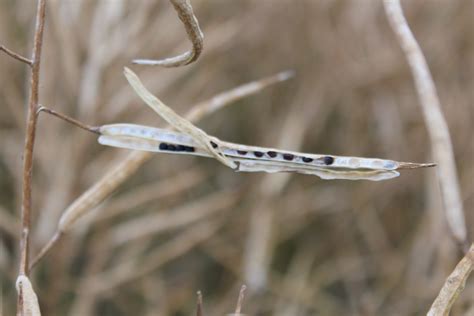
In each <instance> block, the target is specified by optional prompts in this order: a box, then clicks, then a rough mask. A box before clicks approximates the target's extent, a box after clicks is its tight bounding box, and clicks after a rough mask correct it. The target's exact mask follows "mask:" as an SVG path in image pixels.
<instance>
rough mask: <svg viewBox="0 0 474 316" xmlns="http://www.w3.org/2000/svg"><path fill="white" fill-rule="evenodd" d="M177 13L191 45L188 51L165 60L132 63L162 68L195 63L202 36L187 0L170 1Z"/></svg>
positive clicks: (202, 39) (199, 51)
mask: <svg viewBox="0 0 474 316" xmlns="http://www.w3.org/2000/svg"><path fill="white" fill-rule="evenodd" d="M170 1H171V4H172V5H173V6H174V8H175V10H176V12H177V13H178V16H179V19H180V20H181V21H182V22H183V24H184V28H185V29H186V33H188V37H189V39H190V40H191V43H192V45H193V47H192V49H191V50H190V51H187V52H185V53H183V54H180V55H178V56H174V57H169V58H165V59H159V60H153V59H134V60H133V61H132V63H134V64H138V65H152V66H162V67H179V66H184V65H188V64H190V63H192V62H193V61H196V60H197V59H198V57H199V55H201V52H202V49H203V46H204V34H203V33H202V31H201V29H200V28H199V22H198V20H197V18H196V16H195V15H194V12H193V7H192V6H191V3H190V2H189V0H170Z"/></svg>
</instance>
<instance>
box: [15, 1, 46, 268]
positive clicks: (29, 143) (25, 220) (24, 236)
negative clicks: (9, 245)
mask: <svg viewBox="0 0 474 316" xmlns="http://www.w3.org/2000/svg"><path fill="white" fill-rule="evenodd" d="M45 7H46V1H45V0H38V8H37V13H36V26H35V35H34V46H33V54H32V58H31V62H32V63H31V79H30V96H29V101H28V113H27V126H26V134H25V147H24V149H23V188H22V199H21V224H22V225H21V226H22V228H21V229H22V231H21V240H20V268H19V274H20V275H22V274H24V275H28V272H29V271H28V248H29V247H28V246H29V231H30V217H31V175H32V168H33V148H34V144H35V135H36V122H37V117H38V116H37V114H36V110H37V108H38V89H39V76H40V62H41V48H42V46H43V30H44V20H45V13H46V10H45Z"/></svg>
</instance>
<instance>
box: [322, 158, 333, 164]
mask: <svg viewBox="0 0 474 316" xmlns="http://www.w3.org/2000/svg"><path fill="white" fill-rule="evenodd" d="M323 160H324V163H325V164H326V165H328V166H329V165H332V163H333V162H334V158H333V157H331V156H326V157H324V159H323Z"/></svg>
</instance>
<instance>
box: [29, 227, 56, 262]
mask: <svg viewBox="0 0 474 316" xmlns="http://www.w3.org/2000/svg"><path fill="white" fill-rule="evenodd" d="M61 235H62V233H61V232H60V231H56V233H54V236H53V237H52V238H51V239H50V240H49V241H48V243H47V244H46V245H44V247H43V248H41V250H40V252H39V253H38V254H37V255H36V257H34V259H33V260H32V261H31V264H30V270H31V269H32V268H33V267H34V266H35V265H36V264H37V263H38V261H40V260H41V258H43V257H44V256H45V255H46V253H48V252H49V250H50V249H51V248H53V246H55V245H56V244H57V243H58V241H59V240H60V238H61Z"/></svg>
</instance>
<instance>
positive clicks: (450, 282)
mask: <svg viewBox="0 0 474 316" xmlns="http://www.w3.org/2000/svg"><path fill="white" fill-rule="evenodd" d="M473 269H474V244H472V245H471V248H470V249H469V251H468V252H467V254H466V255H465V256H464V258H463V259H462V260H461V261H460V262H459V263H458V265H457V266H456V268H455V269H454V271H453V272H452V273H451V274H450V275H449V277H448V278H447V279H446V282H445V283H444V285H443V288H442V289H441V291H440V292H439V295H438V297H437V298H436V299H435V301H434V302H433V305H431V308H430V310H429V312H428V314H427V316H438V315H449V311H450V310H451V307H452V306H453V304H454V302H455V301H456V299H457V297H458V296H459V294H461V292H462V290H463V289H464V286H465V285H466V280H467V278H468V277H469V274H471V272H472V270H473ZM466 315H467V314H466Z"/></svg>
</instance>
